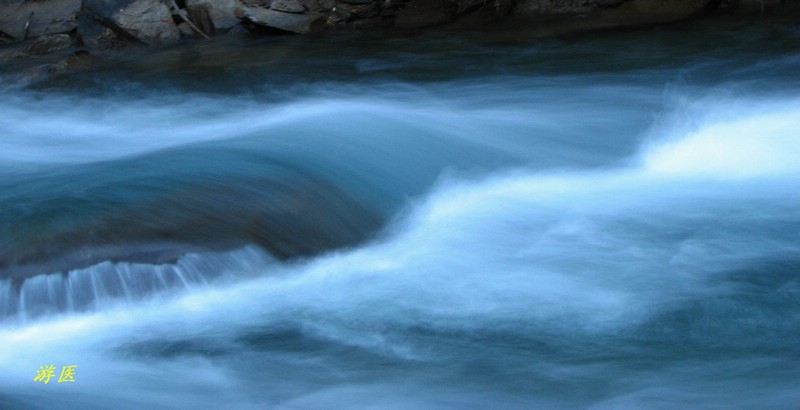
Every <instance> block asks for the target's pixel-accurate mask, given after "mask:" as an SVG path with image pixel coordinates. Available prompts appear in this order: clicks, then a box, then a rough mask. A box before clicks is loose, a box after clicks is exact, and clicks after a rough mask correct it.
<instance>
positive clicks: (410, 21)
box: [395, 0, 458, 29]
mask: <svg viewBox="0 0 800 410" xmlns="http://www.w3.org/2000/svg"><path fill="white" fill-rule="evenodd" d="M457 11H458V6H457V5H456V4H454V3H451V2H450V1H447V0H411V1H410V2H409V3H408V4H406V5H405V7H403V8H402V9H400V11H398V12H397V19H396V20H395V24H396V25H397V27H398V28H402V29H414V28H423V27H430V26H436V25H441V24H444V23H447V22H448V21H450V20H452V19H453V17H455V15H456V12H457Z"/></svg>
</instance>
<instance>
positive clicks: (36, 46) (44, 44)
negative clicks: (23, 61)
mask: <svg viewBox="0 0 800 410" xmlns="http://www.w3.org/2000/svg"><path fill="white" fill-rule="evenodd" d="M70 47H72V37H70V36H69V34H51V35H46V36H42V37H39V38H37V39H36V40H34V41H33V43H31V45H29V46H28V47H26V48H25V52H26V53H28V54H49V53H52V52H54V51H59V50H65V49H68V48H70Z"/></svg>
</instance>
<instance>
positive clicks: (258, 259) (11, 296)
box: [0, 246, 275, 322]
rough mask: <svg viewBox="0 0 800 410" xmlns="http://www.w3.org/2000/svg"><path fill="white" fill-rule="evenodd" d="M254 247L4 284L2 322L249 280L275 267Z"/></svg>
mask: <svg viewBox="0 0 800 410" xmlns="http://www.w3.org/2000/svg"><path fill="white" fill-rule="evenodd" d="M274 261H275V259H273V258H272V257H271V256H270V255H269V254H267V253H265V252H264V251H262V250H261V249H259V248H258V247H256V246H246V247H243V248H240V249H237V250H234V251H230V252H221V253H202V254H201V253H189V254H186V255H183V256H181V257H180V258H179V259H178V260H177V261H176V263H174V264H159V265H154V264H146V263H130V262H120V263H111V262H108V261H106V262H102V263H99V264H96V265H93V266H90V267H88V268H85V269H75V270H72V271H69V272H67V273H55V274H48V275H37V276H33V277H30V278H26V279H24V280H21V281H20V280H18V279H4V280H0V321H19V322H26V321H28V320H30V319H34V318H38V317H42V316H47V315H53V314H58V313H64V312H85V311H90V310H96V309H101V308H103V307H106V306H109V305H113V304H117V303H121V302H122V303H124V302H134V301H137V300H142V299H144V298H146V297H148V296H150V295H153V294H157V293H159V292H164V291H169V290H180V289H185V288H189V287H192V286H198V285H203V284H207V283H209V282H211V281H217V280H225V279H229V280H230V279H234V278H237V277H243V276H247V275H251V274H253V273H256V272H259V271H261V270H263V268H264V267H265V266H268V265H269V264H271V263H273V262H274Z"/></svg>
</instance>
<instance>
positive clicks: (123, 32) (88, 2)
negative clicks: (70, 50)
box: [82, 0, 180, 45]
mask: <svg viewBox="0 0 800 410" xmlns="http://www.w3.org/2000/svg"><path fill="white" fill-rule="evenodd" d="M82 10H83V11H84V12H85V13H86V14H87V15H89V16H90V17H92V18H93V19H95V20H97V21H98V22H100V23H101V24H102V25H104V26H106V27H108V28H109V29H111V30H113V31H115V32H116V33H118V34H119V35H120V36H122V37H124V38H127V39H129V40H133V41H136V42H140V43H143V44H148V45H154V44H166V43H170V42H174V41H177V40H178V39H179V38H180V33H179V32H178V28H177V26H176V25H175V22H174V21H173V20H172V13H171V12H170V10H169V7H167V5H166V4H165V3H164V2H162V1H160V0H83V6H82Z"/></svg>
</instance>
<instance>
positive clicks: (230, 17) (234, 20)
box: [186, 0, 244, 31]
mask: <svg viewBox="0 0 800 410" xmlns="http://www.w3.org/2000/svg"><path fill="white" fill-rule="evenodd" d="M201 6H202V7H206V8H207V9H208V16H209V17H210V18H211V22H212V23H214V28H215V29H216V30H222V31H225V30H229V29H230V28H231V27H233V26H235V25H237V24H239V23H240V21H239V18H238V17H237V16H236V14H237V11H238V10H240V9H241V8H242V7H244V4H242V3H241V2H240V1H239V0H186V8H187V9H191V8H195V7H201Z"/></svg>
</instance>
